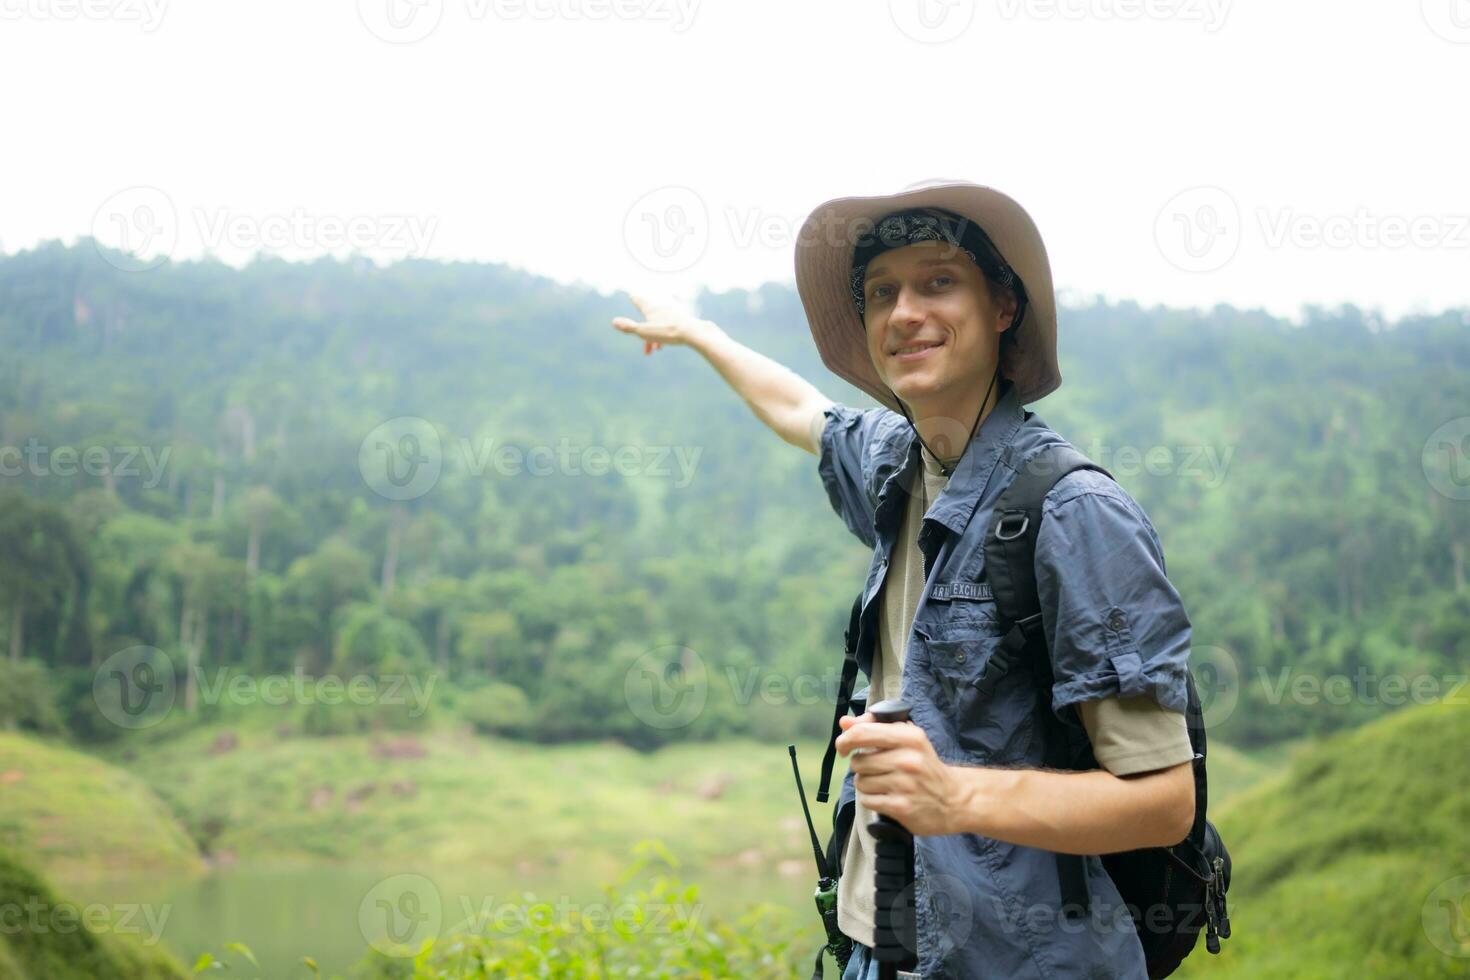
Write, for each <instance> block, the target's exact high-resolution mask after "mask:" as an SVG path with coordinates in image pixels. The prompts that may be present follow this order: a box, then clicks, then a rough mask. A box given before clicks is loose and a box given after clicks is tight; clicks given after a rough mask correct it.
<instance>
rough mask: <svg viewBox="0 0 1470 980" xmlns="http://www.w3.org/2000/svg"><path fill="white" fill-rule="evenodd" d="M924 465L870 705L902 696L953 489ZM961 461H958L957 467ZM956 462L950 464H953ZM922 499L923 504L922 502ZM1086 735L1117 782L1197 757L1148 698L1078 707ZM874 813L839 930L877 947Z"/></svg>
mask: <svg viewBox="0 0 1470 980" xmlns="http://www.w3.org/2000/svg"><path fill="white" fill-rule="evenodd" d="M920 457H921V458H922V459H923V461H924V467H923V473H924V485H923V489H922V490H920V487H919V483H918V481H917V480H915V481H914V489H913V493H912V494H911V495H910V499H909V506H908V507H907V508H905V510H904V516H903V522H902V523H901V524H900V525H899V529H898V538H897V542H896V543H895V545H894V548H893V554H892V555H890V556H889V568H888V574H887V576H886V578H885V580H884V584H883V594H882V596H881V599H880V602H879V605H878V649H877V651H876V655H875V656H874V658H873V673H872V684H871V685H870V687H869V692H868V703H869V704H876V703H877V702H879V701H881V700H883V699H884V698H896V697H898V696H899V694H900V688H901V682H902V679H903V653H904V645H905V643H906V642H907V641H908V636H909V632H910V631H911V630H912V628H913V622H914V612H915V610H916V609H917V608H918V605H919V596H920V594H921V593H922V592H923V591H924V554H923V552H922V551H920V550H919V544H918V539H919V528H920V526H921V525H922V522H923V519H924V503H925V500H927V501H928V504H929V505H930V506H933V504H934V501H935V499H937V498H938V497H939V495H940V493H942V492H943V491H944V487H945V484H946V483H948V482H949V478H948V477H946V476H945V475H944V474H943V473H942V472H941V471H940V469H939V464H938V461H936V460H935V459H934V457H933V456H931V455H929V453H928V451H921V452H920ZM957 458H958V457H956V459H957ZM954 461H955V460H954V459H948V460H946V461H945V462H946V463H949V464H952V463H953V462H954ZM921 494H922V496H921ZM1078 709H1079V713H1080V714H1081V716H1082V724H1083V727H1084V728H1086V729H1087V735H1088V738H1089V739H1091V741H1092V747H1093V754H1094V755H1096V756H1097V761H1098V763H1099V764H1100V765H1102V766H1104V767H1105V768H1106V769H1107V770H1108V771H1109V772H1111V773H1113V774H1114V775H1118V776H1126V775H1130V774H1133V773H1140V772H1149V771H1152V770H1154V769H1163V768H1166V767H1168V766H1174V765H1178V764H1179V763H1181V762H1185V761H1188V760H1189V759H1192V758H1193V757H1194V750H1193V749H1192V748H1191V746H1190V744H1189V730H1188V728H1187V727H1186V726H1185V721H1184V715H1182V714H1180V713H1179V712H1177V711H1170V710H1168V709H1166V708H1163V707H1161V706H1160V705H1159V703H1158V702H1157V701H1155V700H1154V699H1153V698H1151V697H1148V696H1147V695H1143V696H1140V697H1132V698H1105V699H1103V700H1101V701H1085V702H1082V703H1080V704H1079V705H1078ZM872 819H873V813H872V811H870V810H868V809H867V808H866V807H864V806H863V804H862V801H861V799H859V801H858V802H857V804H856V806H855V809H854V811H853V825H852V833H851V834H850V835H849V836H848V839H847V848H846V853H845V854H844V855H843V859H842V875H841V876H840V877H839V879H838V882H837V926H838V928H840V929H841V930H842V932H843V934H845V935H847V936H850V937H851V938H853V939H855V940H857V941H858V942H860V943H862V944H863V945H864V946H870V947H871V946H872V945H873V917H874V916H873V913H874V903H873V878H874V874H875V864H874V855H875V853H876V849H875V844H874V841H873V836H872V834H870V833H868V829H867V827H868V823H869V821H871V820H872Z"/></svg>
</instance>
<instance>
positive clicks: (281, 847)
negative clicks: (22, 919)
mask: <svg viewBox="0 0 1470 980" xmlns="http://www.w3.org/2000/svg"><path fill="white" fill-rule="evenodd" d="M235 731H236V732H237V733H238V736H239V745H238V747H237V748H236V749H235V750H233V751H231V752H228V753H225V754H222V755H217V756H210V755H208V754H207V752H206V747H207V746H208V745H209V744H210V743H211V742H212V741H213V739H214V738H215V737H216V736H218V735H219V734H220V730H219V729H216V728H207V729H203V730H199V731H196V732H193V733H190V734H187V735H183V736H180V737H178V738H173V739H169V740H165V741H159V742H156V743H154V744H152V745H150V746H149V747H147V748H140V749H139V750H138V751H137V754H136V757H135V758H134V759H133V760H132V761H131V762H130V763H128V765H129V766H130V768H131V769H132V771H133V772H135V773H136V774H137V775H139V776H140V777H142V778H143V779H144V780H145V781H146V782H148V783H149V784H150V785H151V786H152V787H153V788H154V789H156V790H157V791H158V793H159V794H160V795H161V796H162V797H163V798H164V799H165V800H166V801H167V802H168V803H169V804H170V805H171V806H172V807H173V809H174V811H175V813H177V814H178V816H179V818H180V820H182V821H183V823H184V824H185V826H187V827H188V828H189V830H190V832H191V833H192V834H193V835H195V837H196V839H198V840H201V841H203V842H205V844H206V846H207V848H208V850H209V851H210V852H212V853H215V854H221V853H224V852H231V853H233V854H234V855H235V856H237V857H239V858H240V859H242V860H250V861H251V862H253V863H257V864H260V863H270V862H273V861H278V862H294V861H298V860H329V861H342V862H344V863H363V862H374V863H385V864H386V863H399V862H410V863H413V864H432V865H458V864H462V863H467V862H484V863H489V864H495V865H500V866H521V867H527V868H534V869H535V870H538V871H548V870H555V869H556V868H558V867H559V866H565V865H571V866H574V867H577V868H578V869H580V870H586V871H588V872H591V873H593V874H594V875H599V874H600V875H611V874H613V873H615V871H616V870H617V869H618V868H620V867H621V866H622V865H623V863H624V862H625V861H626V858H627V854H628V852H629V851H630V849H631V848H632V846H633V844H634V843H635V842H636V841H638V840H639V839H641V838H644V837H657V838H660V839H662V840H663V841H664V842H665V843H666V844H668V846H669V847H670V849H671V850H672V851H674V853H676V854H678V855H679V856H680V858H681V859H683V860H688V861H690V862H691V863H693V864H696V865H698V864H705V863H711V862H713V863H718V862H720V861H734V860H736V859H737V857H738V856H740V855H743V856H744V857H743V861H744V862H745V863H748V864H753V865H754V864H759V865H762V866H770V864H771V862H774V861H779V860H782V859H791V860H804V861H806V862H808V863H809V862H810V853H811V852H810V846H809V845H808V844H807V843H806V837H805V830H804V825H802V824H800V823H799V817H800V808H799V806H798V804H797V801H796V792H795V786H794V784H793V782H792V780H791V770H790V762H789V760H788V757H787V755H786V751H785V748H784V746H778V745H758V744H755V743H751V742H740V741H735V742H724V743H720V744H719V745H717V746H709V745H688V746H677V747H672V748H668V749H665V750H663V751H661V752H659V753H657V754H654V755H643V754H640V753H638V752H635V751H633V750H631V749H628V748H625V747H622V746H620V745H617V744H612V743H608V744H577V745H567V746H530V745H525V744H520V743H516V742H509V741H499V740H494V739H488V738H478V737H467V736H461V735H458V734H454V733H449V732H438V733H430V734H421V735H416V736H413V738H414V739H416V740H417V741H419V742H420V743H421V744H422V745H423V747H424V748H425V749H426V752H427V754H426V755H425V756H424V757H423V758H401V759H380V758H377V757H375V755H374V752H373V746H374V739H373V738H372V737H370V736H337V737H324V738H291V737H288V738H281V737H279V736H277V735H276V734H275V733H274V732H273V731H271V730H268V729H236V730H235ZM404 737H405V736H392V737H391V738H394V739H401V738H404ZM799 750H800V752H801V760H802V763H803V775H804V776H805V777H806V778H807V779H808V780H809V781H811V782H814V781H815V779H816V774H817V771H818V764H819V762H820V758H821V756H820V747H819V746H818V745H816V744H814V743H813V744H809V745H803V746H800V747H799ZM839 774H840V773H839ZM721 780H723V781H724V782H725V787H724V789H723V792H722V793H721V794H720V796H719V797H718V799H713V800H711V799H705V798H703V797H702V796H701V795H700V793H699V790H700V789H701V788H702V787H706V786H708V785H709V784H711V783H714V782H717V781H721ZM808 792H809V793H814V792H815V788H814V786H809V788H808ZM825 809H826V808H819V812H818V813H815V814H814V816H815V817H816V818H817V819H818V821H819V823H818V826H819V827H821V826H822V825H823V822H824V820H825V817H824V816H823V815H822V814H821V812H820V810H825ZM772 827H777V828H780V830H779V832H778V833H775V834H772V833H771V832H770V828H772ZM753 851H758V852H759V859H757V856H756V854H753V853H752V852H753ZM805 870H808V869H807V868H806V866H805V865H804V866H803V871H805Z"/></svg>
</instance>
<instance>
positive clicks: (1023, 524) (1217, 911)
mask: <svg viewBox="0 0 1470 980" xmlns="http://www.w3.org/2000/svg"><path fill="white" fill-rule="evenodd" d="M1078 469H1093V470H1097V471H1098V472H1101V473H1103V474H1104V475H1105V476H1107V477H1108V478H1109V479H1111V478H1112V474H1111V473H1109V472H1108V471H1107V470H1105V469H1104V468H1103V467H1101V466H1098V465H1097V464H1096V463H1094V462H1092V461H1091V460H1089V459H1088V458H1087V457H1086V456H1084V455H1082V454H1081V453H1080V452H1078V451H1077V450H1076V449H1074V448H1072V447H1071V446H1067V445H1056V446H1051V447H1048V448H1047V449H1044V450H1042V451H1041V452H1040V453H1038V454H1037V455H1036V456H1035V457H1033V459H1032V460H1031V462H1030V463H1029V464H1028V465H1027V466H1025V467H1024V468H1023V469H1022V470H1021V471H1020V472H1019V473H1017V474H1016V477H1015V479H1014V480H1013V481H1012V482H1011V484H1010V486H1008V487H1007V488H1006V489H1005V491H1004V492H1003V493H1002V494H1001V498H1000V500H999V502H998V503H997V504H996V507H995V510H994V512H993V514H992V516H991V524H990V527H989V528H988V529H987V532H986V537H985V569H986V577H987V578H988V580H989V583H990V586H991V591H992V593H993V595H994V598H995V602H996V612H997V616H998V618H999V619H1000V621H1001V624H1002V627H1003V630H1004V635H1003V638H1002V640H1001V642H1000V644H999V646H997V648H996V651H995V653H994V654H993V655H992V657H991V659H990V661H989V662H988V663H987V664H986V667H985V672H984V674H983V675H982V676H981V678H980V680H979V681H978V682H977V683H978V685H979V686H980V687H981V688H982V689H986V690H988V689H990V688H992V687H993V685H994V684H995V683H996V681H997V680H998V679H999V677H1000V676H1001V675H1002V674H1004V673H1005V672H1006V671H1007V670H1008V669H1009V668H1010V667H1011V665H1012V663H1013V662H1015V661H1022V662H1029V665H1030V666H1031V668H1032V670H1033V671H1034V672H1035V675H1036V677H1037V679H1038V684H1039V685H1042V686H1040V687H1039V690H1040V691H1050V690H1051V658H1050V656H1049V654H1048V652H1047V649H1046V636H1045V633H1044V631H1043V630H1042V626H1041V610H1040V599H1039V598H1038V596H1037V591H1036V570H1035V552H1036V535H1037V531H1038V530H1039V529H1040V526H1041V507H1042V502H1043V500H1044V499H1045V497H1046V495H1047V494H1048V493H1049V492H1051V489H1052V487H1054V486H1055V485H1056V483H1057V482H1058V481H1059V480H1061V478H1062V477H1064V476H1066V475H1067V474H1068V473H1071V472H1073V471H1074V470H1078ZM861 611H862V596H861V595H859V597H858V599H857V601H856V602H854V603H853V609H852V616H851V618H850V620H849V623H848V629H847V633H846V635H845V637H844V639H845V651H844V652H845V656H844V659H843V665H842V677H841V683H840V685H839V687H838V693H837V706H836V707H837V711H836V714H835V716H834V717H833V721H832V736H831V739H832V741H835V740H836V738H837V735H838V734H840V732H841V726H840V725H839V724H838V722H839V720H840V719H841V718H842V717H843V716H844V715H846V714H847V713H848V712H849V710H851V709H852V708H853V707H857V708H858V713H859V714H861V713H862V710H863V709H864V708H865V705H864V704H862V703H861V701H858V702H854V700H853V698H852V686H853V683H854V682H855V681H856V679H857V671H858V664H857V640H858V629H859V625H860V623H859V620H860V617H861ZM1185 680H1186V685H1187V690H1188V703H1187V709H1186V722H1187V725H1188V728H1189V741H1190V745H1191V747H1192V748H1193V749H1194V800H1195V810H1194V824H1193V825H1192V826H1191V827H1190V831H1189V834H1188V836H1187V837H1185V839H1184V840H1182V841H1180V842H1179V843H1178V844H1175V845H1173V846H1170V847H1149V848H1143V849H1140V850H1135V851H1123V852H1118V853H1114V854H1104V855H1102V856H1101V857H1102V863H1103V867H1104V868H1106V869H1107V872H1108V875H1109V876H1110V877H1111V878H1112V879H1113V884H1114V885H1115V886H1116V887H1117V889H1118V892H1119V894H1120V895H1121V897H1122V899H1123V902H1124V904H1125V905H1126V906H1127V907H1128V909H1129V912H1130V913H1131V915H1132V917H1133V924H1134V928H1135V930H1136V932H1137V934H1138V938H1139V941H1140V943H1141V944H1142V946H1143V953H1144V959H1145V961H1146V963H1147V965H1148V975H1149V978H1150V980H1157V978H1161V977H1167V976H1169V975H1170V974H1172V973H1173V972H1174V971H1175V970H1176V969H1178V967H1179V964H1180V963H1181V962H1183V960H1184V958H1185V957H1186V956H1188V955H1189V954H1190V952H1191V951H1192V950H1193V949H1194V947H1195V945H1196V944H1197V942H1198V940H1199V933H1200V930H1201V928H1203V929H1204V930H1205V948H1206V949H1208V950H1209V951H1210V952H1211V953H1218V952H1219V951H1220V940H1221V939H1228V938H1229V937H1230V918H1229V914H1228V912H1227V909H1226V904H1225V893H1226V891H1227V890H1228V889H1229V887H1230V854H1229V852H1228V851H1227V850H1226V849H1225V844H1224V842H1223V841H1222V840H1221V839H1220V834H1219V832H1218V831H1217V830H1216V829H1215V826H1214V824H1212V823H1210V822H1209V820H1207V819H1206V815H1205V813H1206V804H1207V801H1208V796H1209V793H1208V779H1207V777H1206V772H1205V754H1206V744H1205V742H1206V740H1205V725H1204V714H1203V710H1202V708H1201V705H1200V700H1199V694H1198V692H1197V691H1196V690H1195V686H1194V679H1193V677H1192V676H1190V675H1188V674H1186V675H1185ZM1056 724H1057V723H1054V726H1053V727H1055V725H1056ZM1051 734H1052V735H1053V737H1052V738H1050V739H1049V740H1048V744H1049V745H1050V746H1052V753H1051V757H1050V758H1048V759H1047V760H1046V765H1047V767H1048V768H1054V769H1077V770H1087V769H1095V768H1097V767H1098V765H1097V760H1096V759H1095V758H1094V757H1093V754H1092V749H1091V746H1090V745H1089V744H1088V742H1087V736H1086V732H1085V731H1084V730H1082V728H1081V726H1080V724H1079V725H1077V726H1075V727H1074V726H1064V727H1063V730H1062V731H1061V732H1056V731H1053V732H1052V733H1051ZM835 756H836V747H835V745H833V744H831V742H829V744H828V747H827V754H826V756H825V757H824V758H823V760H822V781H821V785H820V786H819V787H818V791H817V801H818V802H819V803H825V802H826V801H827V797H828V787H829V785H830V782H831V774H832V766H833V763H834V761H835ZM852 819H853V807H852V804H851V802H849V803H848V804H847V805H846V806H842V807H839V808H838V812H836V813H835V814H834V816H833V832H832V837H831V838H830V839H829V841H828V844H827V858H828V864H829V867H831V868H833V869H835V871H836V873H838V874H840V873H841V868H842V864H841V859H842V853H843V850H844V848H845V846H846V842H847V838H848V835H849V834H850V832H851V830H852ZM1056 857H1057V870H1058V873H1059V875H1060V880H1061V886H1062V906H1063V909H1064V910H1067V911H1068V913H1069V914H1082V913H1083V912H1084V911H1085V909H1086V906H1087V897H1088V896H1087V892H1088V888H1087V877H1086V867H1085V865H1084V859H1083V857H1082V856H1081V855H1074V854H1058V855H1057V856H1056ZM1161 911H1162V912H1164V913H1165V914H1163V915H1161V914H1160V912H1161ZM1145 916H1147V919H1148V924H1147V925H1145ZM1160 920H1162V923H1161V922H1160ZM818 971H820V965H819V966H818ZM816 976H820V972H818V973H817V974H816Z"/></svg>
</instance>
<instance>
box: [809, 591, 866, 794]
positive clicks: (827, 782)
mask: <svg viewBox="0 0 1470 980" xmlns="http://www.w3.org/2000/svg"><path fill="white" fill-rule="evenodd" d="M862 616H863V596H862V593H861V592H859V593H858V597H857V598H856V599H854V600H853V602H852V615H851V616H850V617H849V618H848V621H847V632H846V633H844V634H843V644H842V646H843V656H842V680H841V682H840V683H839V684H838V686H837V711H836V713H835V714H833V716H832V734H831V735H830V736H828V738H827V752H826V754H825V755H823V756H822V781H821V783H820V784H819V785H818V786H817V802H818V803H826V802H827V796H828V793H827V791H828V790H829V789H830V788H831V786H832V767H833V765H835V764H836V762H837V736H838V735H841V734H842V719H843V718H844V717H845V716H846V715H847V712H848V711H849V710H850V709H851V708H852V686H853V684H855V683H857V673H858V662H857V644H858V627H859V626H861V625H862Z"/></svg>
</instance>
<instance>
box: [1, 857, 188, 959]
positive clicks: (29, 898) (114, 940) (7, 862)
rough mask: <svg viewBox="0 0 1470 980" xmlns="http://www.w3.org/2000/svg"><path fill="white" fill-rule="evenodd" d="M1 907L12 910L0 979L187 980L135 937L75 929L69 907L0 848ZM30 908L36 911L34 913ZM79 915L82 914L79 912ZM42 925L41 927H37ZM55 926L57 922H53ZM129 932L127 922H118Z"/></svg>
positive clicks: (4, 934) (157, 951)
mask: <svg viewBox="0 0 1470 980" xmlns="http://www.w3.org/2000/svg"><path fill="white" fill-rule="evenodd" d="M0 908H3V909H7V910H11V911H10V913H9V915H7V917H6V921H5V928H3V929H0V980H92V978H96V977H106V978H108V980H183V978H184V977H185V976H186V974H185V973H184V971H183V969H182V968H181V967H180V966H179V964H178V963H177V962H175V961H173V960H172V959H170V958H169V957H168V955H167V954H166V953H164V952H163V951H162V950H160V949H157V948H156V947H155V948H148V947H145V946H143V945H140V944H139V943H137V942H136V941H134V940H133V939H131V938H123V936H122V935H121V934H120V935H117V936H113V935H97V934H94V933H91V932H87V931H86V930H84V929H79V928H75V926H74V921H75V920H73V919H70V918H53V915H54V914H57V913H62V911H63V910H65V914H66V915H68V916H69V915H71V914H73V910H77V906H75V905H69V904H68V903H67V902H66V901H65V900H64V899H61V898H59V897H58V896H57V895H56V894H55V893H54V892H53V891H52V890H51V888H50V887H49V886H48V885H47V884H46V883H45V882H44V881H43V880H41V878H40V877H39V876H37V875H36V874H35V873H34V872H32V871H31V870H30V869H28V868H26V867H24V866H23V865H21V864H20V863H19V861H17V860H16V858H15V857H14V856H12V855H11V854H9V853H7V852H6V851H4V850H0ZM29 909H35V910H38V911H37V912H36V913H35V914H33V913H32V912H30V911H27V910H29ZM78 911H79V910H78ZM36 923H39V925H36ZM53 923H55V924H53ZM116 925H117V926H118V927H119V929H122V928H126V924H125V922H124V921H123V920H121V919H119V920H117V921H116Z"/></svg>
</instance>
